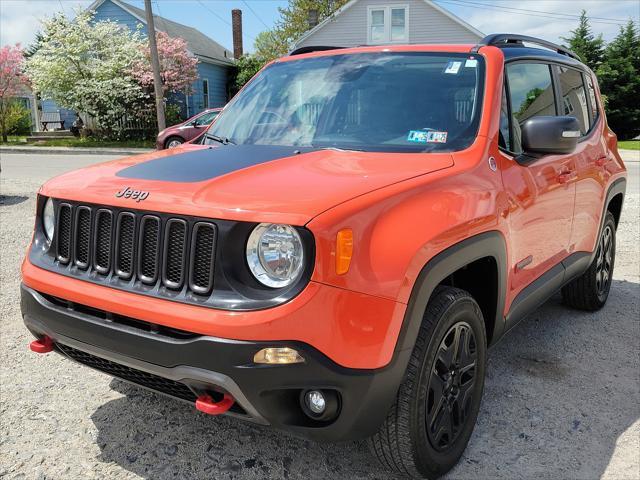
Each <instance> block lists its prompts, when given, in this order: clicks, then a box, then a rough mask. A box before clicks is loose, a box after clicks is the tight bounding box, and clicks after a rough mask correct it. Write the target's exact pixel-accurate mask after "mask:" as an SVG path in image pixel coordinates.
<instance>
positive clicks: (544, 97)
mask: <svg viewBox="0 0 640 480" xmlns="http://www.w3.org/2000/svg"><path fill="white" fill-rule="evenodd" d="M552 68H553V67H552V65H550V64H548V63H544V62H538V61H533V60H532V61H528V60H527V61H517V62H513V63H508V64H507V65H506V67H505V78H506V80H505V87H506V88H505V95H504V101H503V109H502V110H503V118H502V120H501V135H500V139H501V149H500V153H501V157H502V158H501V159H500V161H501V167H502V175H503V183H504V186H505V190H506V193H507V196H508V201H509V204H510V209H509V214H508V215H509V216H508V218H509V225H510V252H509V254H510V257H511V262H510V264H511V266H512V271H511V276H510V278H511V282H510V283H511V284H510V291H511V295H516V294H517V293H518V292H519V291H520V290H522V288H524V287H525V286H527V285H529V284H530V283H531V282H532V281H534V280H535V279H536V278H538V277H540V276H541V275H542V274H543V273H545V272H546V271H547V270H549V269H550V268H552V267H553V266H555V265H557V264H558V263H559V262H560V261H561V260H562V259H563V258H565V257H566V256H567V255H568V249H569V243H570V239H571V228H572V222H573V210H574V201H575V191H576V189H575V159H574V157H573V155H546V156H543V157H541V158H538V159H537V160H535V161H528V162H524V161H523V158H522V157H521V156H520V155H521V154H522V142H521V134H520V132H521V126H522V125H523V124H524V122H525V121H527V120H528V119H529V118H532V117H536V116H548V115H558V114H559V107H558V101H557V97H558V95H559V94H558V90H557V88H556V85H555V83H554V76H553V74H552ZM561 280H562V279H561V278H560V279H559V281H561Z"/></svg>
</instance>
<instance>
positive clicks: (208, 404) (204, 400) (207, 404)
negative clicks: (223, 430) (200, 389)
mask: <svg viewBox="0 0 640 480" xmlns="http://www.w3.org/2000/svg"><path fill="white" fill-rule="evenodd" d="M234 402H235V400H234V399H233V397H232V396H231V395H229V394H228V393H225V394H224V397H223V398H222V400H220V401H219V402H217V403H216V402H214V401H213V398H211V396H210V395H207V394H204V395H200V396H199V397H198V399H197V400H196V410H200V411H201V412H204V413H206V414H208V415H220V414H222V413H224V412H226V411H227V410H229V409H230V408H231V406H232V405H233V404H234Z"/></svg>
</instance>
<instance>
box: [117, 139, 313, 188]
mask: <svg viewBox="0 0 640 480" xmlns="http://www.w3.org/2000/svg"><path fill="white" fill-rule="evenodd" d="M314 150H317V149H314V148H300V147H282V146H278V145H224V146H220V147H215V148H204V149H202V150H191V151H184V152H176V154H175V155H169V156H166V157H161V158H157V159H154V160H148V161H146V162H141V163H138V164H137V165H133V166H131V167H127V168H125V169H123V170H120V171H119V172H118V173H117V174H116V175H117V176H118V177H122V178H133V179H139V180H160V181H163V182H203V181H205V180H211V179H212V178H215V177H219V176H222V175H225V174H227V173H232V172H235V171H236V170H241V169H243V168H247V167H253V166H254V165H259V164H261V163H265V162H270V161H272V160H278V159H280V158H287V157H292V156H294V155H297V154H299V153H307V152H311V151H314Z"/></svg>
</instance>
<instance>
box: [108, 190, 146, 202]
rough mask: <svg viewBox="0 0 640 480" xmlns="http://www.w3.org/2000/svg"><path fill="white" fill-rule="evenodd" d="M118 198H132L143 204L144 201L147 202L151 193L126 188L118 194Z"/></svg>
mask: <svg viewBox="0 0 640 480" xmlns="http://www.w3.org/2000/svg"><path fill="white" fill-rule="evenodd" d="M116 197H118V198H120V197H123V198H131V199H133V200H135V201H136V202H141V201H142V200H145V199H146V198H147V197H149V192H143V191H141V190H132V189H131V188H129V187H126V188H124V189H122V190H120V191H119V192H118V193H116Z"/></svg>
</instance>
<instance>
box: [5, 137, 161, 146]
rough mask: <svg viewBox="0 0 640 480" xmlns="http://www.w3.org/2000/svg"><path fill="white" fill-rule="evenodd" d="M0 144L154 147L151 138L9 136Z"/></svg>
mask: <svg viewBox="0 0 640 480" xmlns="http://www.w3.org/2000/svg"><path fill="white" fill-rule="evenodd" d="M8 140H9V141H8V142H7V143H3V144H2V145H12V146H15V145H33V146H34V147H93V148H95V147H105V148H108V147H116V148H154V147H155V142H154V141H153V140H122V141H115V140H96V139H94V138H52V139H51V140H39V141H37V142H32V143H27V141H26V137H15V136H9V139H8Z"/></svg>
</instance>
